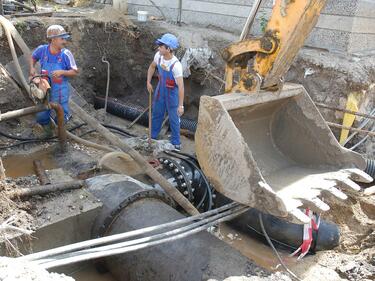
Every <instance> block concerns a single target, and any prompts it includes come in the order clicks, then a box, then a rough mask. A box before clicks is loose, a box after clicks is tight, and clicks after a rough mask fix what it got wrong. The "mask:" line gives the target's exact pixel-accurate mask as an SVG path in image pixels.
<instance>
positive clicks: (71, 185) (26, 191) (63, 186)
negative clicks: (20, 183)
mask: <svg viewBox="0 0 375 281" xmlns="http://www.w3.org/2000/svg"><path fill="white" fill-rule="evenodd" d="M84 185H85V181H83V180H74V181H68V182H62V183H56V184H49V185H40V186H33V187H25V188H20V189H17V190H16V191H13V192H11V193H10V194H9V195H8V196H9V198H16V197H20V198H22V197H29V196H33V195H41V194H47V193H51V192H56V191H63V190H69V189H79V188H81V187H82V186H84Z"/></svg>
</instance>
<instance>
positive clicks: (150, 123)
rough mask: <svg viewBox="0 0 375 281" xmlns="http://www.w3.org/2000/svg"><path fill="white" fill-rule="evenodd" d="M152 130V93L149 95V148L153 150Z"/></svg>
mask: <svg viewBox="0 0 375 281" xmlns="http://www.w3.org/2000/svg"><path fill="white" fill-rule="evenodd" d="M151 130H152V91H151V92H150V93H149V94H148V147H149V148H150V149H151V145H152V140H151Z"/></svg>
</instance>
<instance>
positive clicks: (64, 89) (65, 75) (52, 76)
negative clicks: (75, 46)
mask: <svg viewBox="0 0 375 281" xmlns="http://www.w3.org/2000/svg"><path fill="white" fill-rule="evenodd" d="M69 38H70V35H69V33H67V32H66V31H65V29H64V28H63V27H62V26H61V25H51V26H49V27H48V28H47V39H48V44H44V45H40V46H39V47H37V48H36V49H35V50H34V52H33V53H32V57H31V60H30V77H33V76H35V75H36V74H37V73H36V69H35V64H36V63H37V62H39V63H40V67H41V68H40V69H41V73H40V74H42V75H47V76H48V78H49V79H48V81H50V83H51V85H50V86H51V90H50V97H49V99H50V100H49V101H50V102H55V103H59V104H60V105H61V106H62V107H63V109H64V119H65V122H66V121H68V119H69V118H70V113H69V96H70V93H69V83H68V81H69V78H72V77H75V76H76V75H77V74H78V68H77V65H76V62H75V60H74V57H73V54H72V53H71V52H70V51H69V50H68V49H66V48H65V46H66V43H67V40H68V39H69ZM50 118H51V112H50V110H47V111H44V112H40V113H38V114H37V116H36V119H37V122H38V123H39V124H40V125H42V126H43V129H44V131H45V136H46V137H50V136H51V135H52V130H51V126H50Z"/></svg>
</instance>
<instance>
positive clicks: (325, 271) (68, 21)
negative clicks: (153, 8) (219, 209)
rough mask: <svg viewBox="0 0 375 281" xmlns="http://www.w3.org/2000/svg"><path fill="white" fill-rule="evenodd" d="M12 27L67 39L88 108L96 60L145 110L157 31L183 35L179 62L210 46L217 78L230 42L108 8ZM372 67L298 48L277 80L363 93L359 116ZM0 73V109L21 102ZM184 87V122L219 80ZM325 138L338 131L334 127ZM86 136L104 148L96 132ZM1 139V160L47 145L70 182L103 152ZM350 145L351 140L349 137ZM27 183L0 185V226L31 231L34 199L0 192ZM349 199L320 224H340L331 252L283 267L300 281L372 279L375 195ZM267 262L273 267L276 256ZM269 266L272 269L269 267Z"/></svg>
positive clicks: (123, 96)
mask: <svg viewBox="0 0 375 281" xmlns="http://www.w3.org/2000/svg"><path fill="white" fill-rule="evenodd" d="M14 23H15V26H16V28H17V29H18V30H19V31H20V33H21V34H22V36H23V38H24V39H25V41H26V43H27V44H28V45H29V47H30V48H35V47H36V46H38V45H39V44H40V43H42V42H44V41H45V40H44V38H45V37H44V36H45V35H44V34H45V29H46V26H48V25H49V24H51V23H58V24H62V25H64V26H65V27H66V28H67V29H68V30H69V31H70V32H71V33H72V38H73V40H72V42H71V43H70V44H69V46H68V48H69V49H71V51H72V52H73V54H74V55H75V58H76V60H77V64H78V66H79V67H80V69H81V73H80V76H79V77H78V78H76V79H74V80H72V85H73V86H74V87H75V88H76V89H77V91H78V92H79V94H80V95H81V96H82V97H83V98H84V99H85V100H86V101H87V102H88V103H89V104H91V105H92V104H93V100H94V97H95V96H96V95H98V96H104V94H105V85H106V79H107V69H106V64H104V63H103V62H102V58H103V56H105V58H106V59H107V60H108V61H109V62H110V63H111V76H110V79H111V80H110V82H111V83H110V96H111V97H113V98H117V99H119V100H122V101H127V102H132V103H135V104H139V105H142V106H146V105H147V94H146V89H145V80H146V72H147V67H148V65H149V63H150V62H151V60H152V58H153V55H154V53H155V47H154V44H153V42H154V40H155V38H156V37H158V36H159V35H161V34H162V33H164V32H165V31H171V32H175V33H176V34H177V35H179V37H180V38H181V39H182V40H181V41H182V43H181V44H182V49H181V50H180V51H179V52H178V53H177V55H178V56H179V57H181V56H182V55H183V51H184V49H186V48H198V47H209V48H211V49H212V51H213V57H212V58H211V59H210V70H211V71H212V72H213V73H214V74H215V75H217V76H218V77H223V69H224V68H223V61H222V60H221V58H220V55H219V52H220V50H221V49H222V48H223V47H224V46H225V45H227V44H228V43H229V42H232V41H234V40H236V37H235V36H234V35H233V34H230V33H226V32H223V31H220V30H214V29H212V30H210V31H209V32H207V29H205V28H202V27H199V26H198V27H192V26H183V27H182V28H180V27H177V26H175V25H173V24H169V23H165V22H158V21H154V22H149V23H146V24H138V23H135V22H132V21H131V19H129V18H124V17H123V16H122V15H120V14H118V13H116V12H115V11H101V12H98V13H96V14H94V15H93V14H90V15H89V16H87V17H79V18H77V17H74V18H70V17H65V16H64V17H57V18H20V19H17V20H15V22H14ZM9 61H11V56H10V51H9V48H8V45H7V41H6V40H5V38H4V37H1V38H0V63H1V64H2V65H6V64H7V63H8V62H9ZM374 66H375V59H374V56H368V57H359V56H357V57H348V56H345V55H342V54H330V53H327V52H326V51H324V50H312V49H304V50H301V52H300V54H299V56H298V57H297V59H296V62H295V63H294V64H293V66H292V68H291V69H290V71H289V72H288V75H287V77H286V80H288V81H291V82H296V83H301V84H303V85H304V86H305V88H306V90H307V91H308V92H309V94H310V95H311V97H312V98H313V100H314V101H318V102H324V103H327V104H330V105H334V106H340V107H343V106H344V105H345V101H346V97H347V95H348V94H349V93H350V92H354V91H355V92H362V93H364V98H363V101H362V103H361V110H362V111H363V112H369V111H370V109H373V108H374V105H375V98H374V96H375V87H374V83H375V71H374V69H375V68H374ZM0 70H1V71H0V109H1V111H2V112H4V111H8V110H12V109H16V108H21V107H25V106H30V105H31V103H30V101H29V100H28V98H26V97H25V95H24V94H22V92H21V91H20V90H19V89H17V87H15V85H14V82H12V81H11V80H10V79H9V77H8V76H7V74H6V72H5V71H4V70H2V69H0ZM154 82H156V81H154ZM185 83H186V84H185V85H186V110H187V113H186V115H187V116H188V117H191V118H196V116H197V112H198V105H199V97H200V96H201V95H215V94H219V93H222V91H223V88H222V84H221V83H220V82H218V81H217V80H216V79H215V78H212V77H211V76H208V75H207V74H206V73H205V72H204V70H202V69H192V75H191V77H189V78H188V79H186V80H185ZM90 110H91V113H92V114H93V115H97V116H99V115H100V114H97V113H96V112H95V111H94V110H93V109H92V108H91V109H90ZM322 115H323V116H324V117H325V118H326V119H327V120H329V121H334V122H337V123H338V122H340V120H341V118H342V114H341V113H340V112H335V111H328V110H322ZM104 121H105V122H106V123H111V124H116V125H118V126H126V124H127V122H126V121H123V120H120V119H119V118H116V117H113V116H107V117H106V120H104ZM357 122H359V121H357ZM79 123H80V120H79V119H78V118H74V119H73V120H72V121H71V122H70V123H69V124H68V128H73V127H74V126H75V125H77V124H79ZM34 125H35V121H34V120H33V118H21V119H18V120H12V121H9V122H6V123H1V124H0V130H1V131H3V132H7V133H11V134H12V135H15V136H20V137H26V138H31V137H34V136H35V134H36V132H35V130H33V128H34ZM88 130H89V129H88V128H87V127H85V126H84V127H82V128H79V129H77V130H76V131H75V133H76V134H78V135H80V134H84V133H85V132H87V131H88ZM131 132H132V133H135V134H137V135H140V136H142V135H145V134H146V133H147V131H146V130H145V128H143V127H139V126H136V127H134V129H132V130H131ZM334 132H335V133H336V134H337V133H338V131H334ZM85 137H86V138H87V139H90V140H92V141H95V142H99V143H104V144H105V142H104V141H103V139H102V138H101V137H100V136H98V135H97V134H96V133H95V132H94V133H91V134H89V135H86V136H85ZM0 140H1V146H2V147H1V152H2V157H4V156H6V155H12V154H16V153H29V152H30V151H37V150H40V149H41V150H46V149H47V150H48V149H50V150H51V153H50V154H51V155H53V158H54V159H56V160H55V163H54V165H55V166H54V167H53V168H62V169H64V170H65V171H66V173H67V174H68V175H69V176H71V177H73V178H78V177H79V175H80V174H82V173H83V172H87V171H90V170H91V169H93V168H94V167H95V165H96V163H97V161H98V160H99V159H100V157H101V156H102V155H104V153H103V152H100V151H97V150H94V149H90V148H87V147H83V146H81V145H77V144H74V143H70V144H69V153H68V157H67V156H66V155H65V156H61V155H60V154H59V153H58V152H57V144H56V143H50V144H43V146H41V144H40V143H25V144H23V145H21V146H15V147H12V148H7V149H5V146H9V145H12V144H15V143H17V142H18V141H17V140H10V139H9V138H5V137H1V138H0ZM355 141H358V138H357V139H355ZM183 144H184V150H185V151H187V152H192V151H193V149H194V148H193V143H192V142H191V141H190V140H188V139H186V138H184V139H183ZM360 151H361V152H364V153H366V154H367V156H368V157H375V149H374V142H373V138H369V139H368V140H367V141H366V143H365V145H364V146H362V147H361V149H360ZM51 168H52V167H51ZM15 176H17V175H15ZM18 176H22V175H18ZM36 181H37V180H36V178H35V177H29V176H27V177H26V178H25V177H23V178H20V179H17V180H13V179H6V180H5V181H3V182H1V184H2V185H1V187H2V188H0V189H1V191H0V200H1V202H0V205H1V206H3V207H2V208H3V209H2V216H1V217H0V221H3V219H5V218H7V217H9V214H13V213H14V212H15V211H16V212H20V213H18V217H19V218H20V219H19V222H18V225H19V226H24V227H25V228H27V229H32V226H31V222H32V220H33V217H35V216H37V214H36V213H35V212H34V210H33V207H32V205H33V204H37V201H33V200H38V198H36V199H35V198H34V199H33V200H31V201H26V202H21V201H17V200H16V201H9V200H8V199H7V198H6V197H5V196H4V192H5V191H8V192H9V191H10V190H11V189H12V188H15V187H17V186H27V185H33V184H35V183H36ZM348 202H349V203H348ZM348 202H346V203H345V204H342V203H339V202H335V203H334V204H333V205H332V204H331V206H332V210H331V211H330V212H328V213H327V214H324V215H323V218H324V219H327V220H329V221H333V222H335V223H337V224H338V225H339V226H340V230H341V234H342V241H341V243H340V247H339V248H338V249H336V250H334V251H328V252H321V253H318V254H316V255H315V256H309V257H307V258H305V259H304V260H303V261H301V262H298V263H296V262H295V260H294V259H293V261H290V263H289V264H288V265H289V266H290V267H291V268H292V270H293V271H295V272H296V273H297V274H298V275H299V276H301V277H303V279H304V280H317V279H318V278H319V279H321V280H375V196H367V197H365V196H363V195H361V194H353V195H351V196H350V198H349V199H348ZM4 206H5V208H4ZM235 237H236V236H235ZM229 240H231V239H229ZM232 240H233V239H232ZM234 240H235V239H234ZM234 246H235V245H234ZM271 256H272V255H271ZM286 256H287V255H285V257H286ZM251 258H254V257H251ZM286 259H287V257H286ZM287 260H288V259H287ZM273 262H274V263H276V264H277V262H276V260H273ZM271 269H273V270H276V268H272V266H271ZM233 280H235V279H233Z"/></svg>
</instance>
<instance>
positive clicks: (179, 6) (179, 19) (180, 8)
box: [177, 0, 182, 25]
mask: <svg viewBox="0 0 375 281" xmlns="http://www.w3.org/2000/svg"><path fill="white" fill-rule="evenodd" d="M181 20H182V0H179V1H178V16H177V23H178V24H179V25H181Z"/></svg>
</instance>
